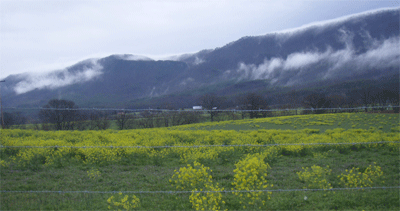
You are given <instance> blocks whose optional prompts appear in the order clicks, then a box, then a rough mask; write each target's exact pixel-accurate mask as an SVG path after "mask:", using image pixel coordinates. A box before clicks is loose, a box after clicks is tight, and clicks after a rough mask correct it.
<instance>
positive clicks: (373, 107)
mask: <svg viewBox="0 0 400 211" xmlns="http://www.w3.org/2000/svg"><path fill="white" fill-rule="evenodd" d="M398 107H400V105H393V106H372V107H365V106H364V107H354V108H340V107H339V108H290V109H258V110H241V109H229V110H227V109H211V110H207V109H201V110H196V109H189V110H173V109H151V108H149V109H126V108H43V107H37V108H34V107H32V108H17V107H3V109H14V110H58V111H65V110H66V111H80V110H84V111H90V110H95V111H122V112H140V111H159V112H179V111H190V112H224V111H225V112H257V111H258V112H268V111H299V110H300V111H318V110H356V109H358V110H361V109H366V108H367V109H375V108H398Z"/></svg>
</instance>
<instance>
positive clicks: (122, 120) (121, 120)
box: [115, 111, 129, 130]
mask: <svg viewBox="0 0 400 211" xmlns="http://www.w3.org/2000/svg"><path fill="white" fill-rule="evenodd" d="M115 120H116V123H117V126H118V129H120V130H123V129H126V128H127V126H128V121H129V116H128V114H127V113H125V112H124V111H121V112H118V113H116V117H115Z"/></svg>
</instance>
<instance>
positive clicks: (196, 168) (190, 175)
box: [169, 161, 212, 190]
mask: <svg viewBox="0 0 400 211" xmlns="http://www.w3.org/2000/svg"><path fill="white" fill-rule="evenodd" d="M211 171H212V170H210V168H209V167H205V166H204V165H202V164H201V163H199V162H197V161H195V162H194V163H193V166H192V165H190V164H188V165H187V167H182V168H180V169H179V170H178V171H176V170H175V173H174V174H173V175H172V179H170V180H169V181H170V182H171V183H172V186H175V187H176V189H181V190H194V189H196V188H197V189H200V188H204V187H205V186H206V184H212V176H211V175H209V174H208V172H211Z"/></svg>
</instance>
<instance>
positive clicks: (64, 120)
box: [39, 99, 78, 130]
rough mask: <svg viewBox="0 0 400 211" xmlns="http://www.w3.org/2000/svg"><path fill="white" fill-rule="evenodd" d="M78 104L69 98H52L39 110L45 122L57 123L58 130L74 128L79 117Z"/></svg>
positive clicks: (41, 118) (40, 116)
mask: <svg viewBox="0 0 400 211" xmlns="http://www.w3.org/2000/svg"><path fill="white" fill-rule="evenodd" d="M77 108H78V107H77V106H76V105H75V103H74V102H73V101H69V100H57V99H53V100H50V101H49V102H48V103H47V104H46V105H45V106H43V109H42V110H40V112H39V118H40V120H41V121H42V122H43V123H50V124H54V125H55V129H56V130H73V129H74V121H76V120H77V118H78V112H77Z"/></svg>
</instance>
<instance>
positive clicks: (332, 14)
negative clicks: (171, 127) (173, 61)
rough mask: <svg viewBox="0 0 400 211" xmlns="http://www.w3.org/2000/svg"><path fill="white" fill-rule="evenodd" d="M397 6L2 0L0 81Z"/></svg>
mask: <svg viewBox="0 0 400 211" xmlns="http://www.w3.org/2000/svg"><path fill="white" fill-rule="evenodd" d="M399 6H400V1H399V0H396V1H384V0H379V1H371V0H343V1H338V0H332V1H327V0H313V1H312V0H308V1H300V0H291V1H289V0H287V1H285V0H258V1H254V0H243V1H242V0H226V1H225V0H207V1H200V0H196V1H186V0H175V1H172V0H171V1H152V0H145V1H139V0H131V1H122V0H102V1H100V0H98V1H95V0H90V1H84V0H48V1H44V0H25V1H22V0H1V1H0V32H1V38H0V64H1V70H0V79H1V78H5V77H6V76H8V75H10V74H17V73H23V72H43V71H49V70H57V69H63V68H65V67H67V66H70V65H72V64H75V63H76V62H78V61H81V60H84V59H88V58H100V57H105V56H108V55H111V54H134V55H145V56H148V57H151V58H153V59H162V58H166V57H167V56H172V55H179V54H182V53H194V52H197V51H200V50H203V49H213V48H216V47H222V46H223V45H225V44H227V43H229V42H232V41H235V40H237V39H239V38H241V37H243V36H254V35H264V34H267V33H270V32H275V31H281V30H285V29H290V28H296V27H300V26H302V25H306V24H310V23H312V22H318V21H324V20H329V19H334V18H338V17H341V16H345V15H351V14H355V13H360V12H365V11H368V10H375V9H379V8H390V7H391V8H393V7H399Z"/></svg>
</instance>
